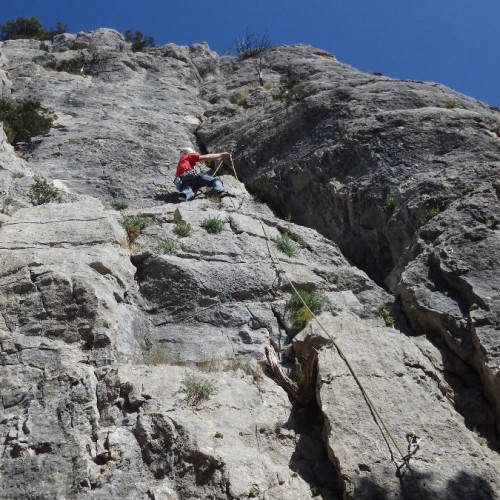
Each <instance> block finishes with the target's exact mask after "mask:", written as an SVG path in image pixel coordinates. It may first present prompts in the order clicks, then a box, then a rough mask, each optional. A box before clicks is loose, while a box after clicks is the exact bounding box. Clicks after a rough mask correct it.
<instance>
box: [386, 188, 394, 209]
mask: <svg viewBox="0 0 500 500" xmlns="http://www.w3.org/2000/svg"><path fill="white" fill-rule="evenodd" d="M385 210H386V212H387V213H389V214H392V213H393V212H394V196H392V194H391V193H389V194H388V195H387V196H386V197H385Z"/></svg>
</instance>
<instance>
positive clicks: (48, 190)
mask: <svg viewBox="0 0 500 500" xmlns="http://www.w3.org/2000/svg"><path fill="white" fill-rule="evenodd" d="M28 198H29V199H30V201H31V203H33V205H44V204H45V203H51V202H56V203H62V201H63V200H62V196H61V194H60V193H59V191H58V190H57V189H56V188H55V187H54V186H52V185H51V184H49V183H48V182H47V181H46V180H45V179H44V178H43V177H41V176H36V177H35V182H34V183H33V184H32V185H31V187H30V188H29V190H28Z"/></svg>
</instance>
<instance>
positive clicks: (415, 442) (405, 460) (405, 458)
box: [229, 155, 426, 499]
mask: <svg viewBox="0 0 500 500" xmlns="http://www.w3.org/2000/svg"><path fill="white" fill-rule="evenodd" d="M229 159H230V160H231V167H232V169H233V172H234V176H235V177H236V180H239V179H238V175H237V174H236V168H235V166H234V162H233V157H232V155H230V156H229ZM257 219H258V221H259V222H260V225H261V227H262V231H263V233H264V237H265V239H266V241H267V243H268V245H267V247H268V250H269V255H270V256H271V260H273V262H277V263H278V266H277V267H279V269H280V270H281V272H282V273H283V275H284V276H285V278H286V280H287V282H288V284H289V285H290V287H291V288H292V290H293V291H294V292H295V294H296V295H297V297H298V298H299V300H300V301H301V302H302V305H303V306H304V307H305V308H306V310H307V311H308V313H309V314H310V315H311V317H312V318H313V319H314V320H315V321H316V323H317V324H318V326H319V327H320V328H321V330H322V331H323V332H324V333H325V334H326V336H327V337H328V338H329V339H330V341H331V342H332V344H333V346H334V347H335V349H336V350H337V352H338V354H339V356H340V357H341V359H342V360H343V361H344V363H345V364H346V366H347V368H348V370H349V372H350V373H351V375H352V376H353V378H354V380H355V382H356V384H357V385H358V387H359V389H360V391H361V394H362V395H363V397H364V398H365V401H366V402H367V404H368V407H369V409H370V411H371V412H372V415H373V416H374V417H375V418H376V420H378V422H379V424H380V425H379V427H380V426H381V427H380V430H381V432H382V435H383V437H384V440H385V441H386V443H388V444H389V442H388V440H387V437H388V438H389V439H390V441H391V442H392V443H393V445H394V447H395V448H396V450H397V451H398V453H399V455H400V456H401V459H402V463H401V464H398V463H397V462H396V460H395V459H394V455H393V453H392V450H391V449H390V446H389V450H390V451H391V457H392V460H393V461H394V463H395V464H396V466H397V473H398V474H399V473H400V471H401V468H402V467H404V466H406V467H407V468H408V470H409V471H410V473H411V475H412V477H413V479H414V481H415V484H416V485H417V488H418V490H419V494H420V496H421V497H422V499H425V498H426V495H425V494H424V492H423V491H422V489H421V486H420V483H419V481H418V478H417V476H416V475H415V473H414V472H413V469H412V467H411V466H410V463H409V461H410V458H411V457H412V456H413V455H414V454H415V453H416V452H417V451H418V449H419V443H420V441H421V438H419V437H418V436H416V435H415V434H414V433H412V432H410V433H408V434H407V435H406V439H407V441H408V452H407V453H406V454H404V453H403V451H402V450H401V448H400V447H399V445H398V443H397V442H396V439H395V438H394V436H393V435H392V433H391V431H390V430H389V429H388V427H387V425H386V423H385V421H384V419H383V418H382V416H381V415H380V412H379V410H378V408H377V406H376V405H375V404H374V402H373V400H372V399H371V397H370V396H369V394H368V392H367V391H366V389H365V388H364V386H363V384H362V382H361V380H360V379H359V377H358V375H357V374H356V371H355V370H354V368H353V366H352V365H351V363H350V362H349V360H348V359H347V357H346V355H345V354H344V352H343V351H342V349H341V348H340V346H339V345H338V343H337V341H336V339H335V338H334V337H333V336H332V335H331V334H330V332H328V331H327V329H326V328H325V327H324V326H323V324H322V323H321V321H320V320H319V318H318V317H317V316H316V314H315V313H314V312H313V311H312V310H311V309H310V308H309V306H308V305H307V303H306V302H305V300H304V299H303V297H302V296H301V294H300V293H299V291H298V290H297V288H296V287H295V285H294V284H293V283H292V281H291V279H290V277H289V276H288V274H287V272H286V271H285V269H284V267H283V264H282V262H281V260H280V258H279V257H278V256H277V255H276V254H275V253H274V252H273V251H272V249H271V246H270V245H269V241H270V238H269V236H268V234H267V231H266V228H265V226H264V222H263V221H262V219H261V218H260V217H259V216H257ZM384 432H385V434H384ZM412 447H413V448H412ZM398 477H399V476H398Z"/></svg>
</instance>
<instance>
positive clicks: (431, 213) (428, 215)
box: [420, 206, 441, 225]
mask: <svg viewBox="0 0 500 500" xmlns="http://www.w3.org/2000/svg"><path fill="white" fill-rule="evenodd" d="M440 212H441V207H438V206H433V207H431V208H428V209H427V210H426V211H425V213H424V215H423V216H422V217H421V218H420V223H421V224H422V225H424V224H427V223H428V222H429V221H430V220H431V219H433V218H434V217H436V215H438V214H439V213H440Z"/></svg>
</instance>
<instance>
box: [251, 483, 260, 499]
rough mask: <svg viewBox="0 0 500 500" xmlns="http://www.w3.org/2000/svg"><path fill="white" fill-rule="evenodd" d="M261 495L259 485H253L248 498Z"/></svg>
mask: <svg viewBox="0 0 500 500" xmlns="http://www.w3.org/2000/svg"><path fill="white" fill-rule="evenodd" d="M259 495H260V490H259V487H258V486H257V485H255V484H254V485H253V486H252V487H251V488H250V491H249V492H248V498H257V497H258V496H259Z"/></svg>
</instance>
